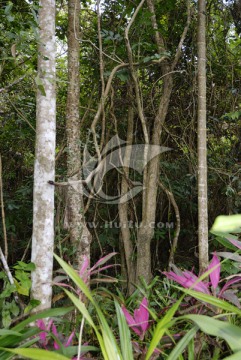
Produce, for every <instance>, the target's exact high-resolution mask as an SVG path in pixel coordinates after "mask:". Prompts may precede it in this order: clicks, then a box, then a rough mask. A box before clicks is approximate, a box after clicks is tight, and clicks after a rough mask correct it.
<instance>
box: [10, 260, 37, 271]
mask: <svg viewBox="0 0 241 360" xmlns="http://www.w3.org/2000/svg"><path fill="white" fill-rule="evenodd" d="M13 268H14V269H16V270H24V271H33V270H35V264H34V263H32V262H30V263H28V264H26V263H25V262H23V261H18V264H17V265H15V266H13Z"/></svg>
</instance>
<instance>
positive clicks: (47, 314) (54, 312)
mask: <svg viewBox="0 0 241 360" xmlns="http://www.w3.org/2000/svg"><path fill="white" fill-rule="evenodd" d="M73 309H74V307H73V306H70V307H66V308H56V309H48V310H44V311H42V312H41V313H39V314H35V315H32V316H30V317H28V318H27V319H26V320H23V321H22V322H21V323H19V324H18V325H16V326H14V327H13V328H12V330H14V331H21V330H23V329H24V328H25V327H26V325H28V324H30V323H34V322H35V321H36V320H38V319H44V318H51V317H55V316H64V315H66V314H67V313H68V312H70V311H72V310H73Z"/></svg>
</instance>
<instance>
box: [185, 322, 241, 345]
mask: <svg viewBox="0 0 241 360" xmlns="http://www.w3.org/2000/svg"><path fill="white" fill-rule="evenodd" d="M179 319H186V320H191V321H193V322H194V323H195V324H196V325H197V326H198V327H199V328H200V329H201V330H202V331H203V332H204V333H205V334H208V335H212V336H217V337H220V338H222V339H224V340H225V341H226V342H227V343H228V345H229V346H230V348H231V349H232V350H233V351H240V350H241V341H240V339H241V328H240V327H238V326H236V325H233V324H230V323H229V322H227V321H220V320H217V319H214V318H212V317H210V316H206V315H185V316H182V317H180V318H179Z"/></svg>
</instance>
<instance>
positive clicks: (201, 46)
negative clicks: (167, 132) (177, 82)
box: [197, 0, 208, 272]
mask: <svg viewBox="0 0 241 360" xmlns="http://www.w3.org/2000/svg"><path fill="white" fill-rule="evenodd" d="M205 11H206V3H205V0H199V1H198V39H197V46H198V243H199V270H200V272H204V271H205V270H206V269H207V266H208V199H207V140H206V24H205V22H206V21H205V20H206V19H205V17H206V15H205Z"/></svg>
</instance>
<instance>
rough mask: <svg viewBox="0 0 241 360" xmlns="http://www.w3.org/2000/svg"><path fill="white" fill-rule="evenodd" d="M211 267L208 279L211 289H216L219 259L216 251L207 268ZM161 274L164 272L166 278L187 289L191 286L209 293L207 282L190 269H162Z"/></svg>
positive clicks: (218, 276)
mask: <svg viewBox="0 0 241 360" xmlns="http://www.w3.org/2000/svg"><path fill="white" fill-rule="evenodd" d="M211 269H213V270H212V272H211V273H210V275H209V276H210V281H211V285H212V287H213V289H214V290H216V288H217V286H218V283H219V280H220V261H219V259H218V257H217V255H216V253H214V255H213V258H212V261H211V262H210V264H209V266H208V270H211ZM163 274H165V275H166V277H167V278H168V279H170V280H174V281H176V282H177V283H178V284H180V285H182V286H183V287H185V288H187V289H190V288H192V289H194V290H196V291H199V292H202V293H204V294H208V295H211V292H210V289H209V285H210V284H209V282H207V281H201V280H199V277H198V276H197V275H195V274H194V273H193V272H192V271H188V270H185V271H181V270H179V269H178V272H177V273H176V272H174V271H164V272H163Z"/></svg>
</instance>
